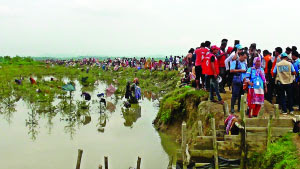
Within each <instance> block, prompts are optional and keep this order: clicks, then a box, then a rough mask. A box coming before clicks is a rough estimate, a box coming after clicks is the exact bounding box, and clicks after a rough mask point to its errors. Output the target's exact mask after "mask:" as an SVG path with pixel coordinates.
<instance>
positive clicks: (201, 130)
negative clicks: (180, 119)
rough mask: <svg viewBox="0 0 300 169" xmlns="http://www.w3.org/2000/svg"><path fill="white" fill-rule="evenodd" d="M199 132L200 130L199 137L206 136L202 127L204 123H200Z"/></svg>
mask: <svg viewBox="0 0 300 169" xmlns="http://www.w3.org/2000/svg"><path fill="white" fill-rule="evenodd" d="M198 130H199V136H204V134H203V127H202V121H201V120H199V121H198Z"/></svg>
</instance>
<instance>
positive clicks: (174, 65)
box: [46, 55, 187, 71]
mask: <svg viewBox="0 0 300 169" xmlns="http://www.w3.org/2000/svg"><path fill="white" fill-rule="evenodd" d="M186 62H187V61H185V60H184V57H183V56H172V55H171V56H170V57H168V56H166V57H165V59H154V58H148V59H146V58H145V57H143V58H135V57H133V58H128V57H122V58H107V59H103V60H99V59H96V58H84V59H78V60H73V59H70V60H46V63H52V64H57V65H66V66H73V67H75V66H83V65H87V66H97V67H101V68H103V69H105V70H107V69H110V68H113V69H114V70H119V69H120V68H129V67H130V68H136V69H150V70H152V71H154V70H178V68H179V67H183V66H184V65H185V63H186Z"/></svg>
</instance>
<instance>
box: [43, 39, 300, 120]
mask: <svg viewBox="0 0 300 169" xmlns="http://www.w3.org/2000/svg"><path fill="white" fill-rule="evenodd" d="M227 43H228V40H227V39H222V40H221V45H220V46H217V45H211V42H210V41H205V42H203V43H201V44H200V47H197V48H196V49H194V48H191V49H190V50H189V51H188V54H187V55H186V56H185V57H184V56H170V57H167V56H166V57H165V59H154V58H145V57H143V58H135V57H134V58H127V57H122V58H113V59H111V58H107V59H104V60H99V59H95V58H88V59H80V60H56V61H54V60H48V61H47V62H48V63H55V64H64V65H66V66H82V65H88V66H97V67H99V68H102V69H103V70H107V69H110V68H112V69H114V70H115V71H118V70H119V69H120V68H127V67H130V68H135V69H138V70H139V69H150V70H151V71H155V70H178V69H179V68H180V70H183V72H184V73H185V75H184V77H183V78H182V80H181V82H182V84H191V83H192V85H193V86H194V87H195V88H196V89H197V90H198V89H203V90H206V91H209V93H210V100H211V101H212V102H218V103H220V104H223V103H224V102H223V99H222V97H221V95H220V93H226V91H225V88H226V87H228V89H229V90H231V92H232V98H231V108H230V110H231V113H234V112H235V109H234V106H235V104H236V101H238V103H237V105H238V106H237V107H238V109H237V111H240V101H241V95H243V94H244V93H245V92H246V93H248V95H247V103H248V114H249V117H252V116H254V117H255V116H257V115H258V112H259V111H260V109H261V106H262V105H263V104H264V100H267V101H269V102H270V103H274V102H276V103H277V104H279V105H280V108H281V110H282V113H283V114H287V113H290V114H293V112H294V109H293V107H294V106H298V107H299V109H300V98H299V97H300V89H299V88H300V82H299V67H300V59H299V53H298V52H297V47H295V46H292V47H287V48H286V49H285V51H283V49H282V48H281V47H277V48H275V50H274V52H272V53H271V52H269V51H268V50H263V51H262V50H260V49H257V47H256V44H255V43H252V44H251V45H250V47H249V48H248V47H243V46H242V44H240V41H239V40H235V41H234V44H233V46H227ZM293 91H294V92H293ZM214 94H215V95H216V96H217V99H218V100H215V99H214Z"/></svg>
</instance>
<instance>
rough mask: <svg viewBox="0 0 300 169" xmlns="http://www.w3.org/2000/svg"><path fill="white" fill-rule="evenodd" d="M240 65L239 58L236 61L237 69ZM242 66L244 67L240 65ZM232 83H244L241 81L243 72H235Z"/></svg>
mask: <svg viewBox="0 0 300 169" xmlns="http://www.w3.org/2000/svg"><path fill="white" fill-rule="evenodd" d="M239 65H240V62H239V61H238V60H236V62H235V70H236V69H238V66H239ZM240 68H242V66H240ZM232 83H233V84H239V85H240V84H242V81H241V73H234V75H233V79H232Z"/></svg>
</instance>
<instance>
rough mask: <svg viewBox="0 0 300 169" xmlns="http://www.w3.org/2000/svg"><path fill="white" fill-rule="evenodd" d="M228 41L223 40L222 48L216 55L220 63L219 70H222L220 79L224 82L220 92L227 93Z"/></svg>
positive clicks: (221, 83)
mask: <svg viewBox="0 0 300 169" xmlns="http://www.w3.org/2000/svg"><path fill="white" fill-rule="evenodd" d="M227 41H228V40H227V39H223V40H222V41H221V47H220V50H219V52H218V53H217V54H216V57H217V59H218V63H219V70H220V77H221V78H222V81H221V82H220V86H219V87H220V92H221V93H226V92H225V89H224V88H225V78H226V68H225V59H226V47H227Z"/></svg>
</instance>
